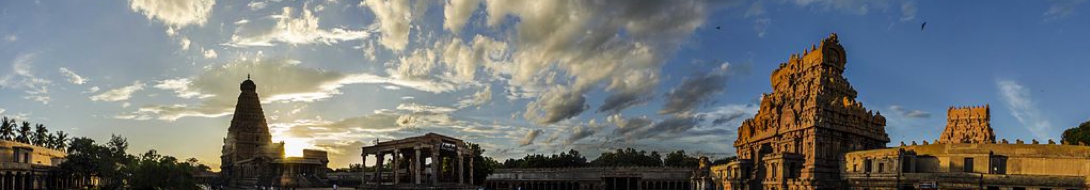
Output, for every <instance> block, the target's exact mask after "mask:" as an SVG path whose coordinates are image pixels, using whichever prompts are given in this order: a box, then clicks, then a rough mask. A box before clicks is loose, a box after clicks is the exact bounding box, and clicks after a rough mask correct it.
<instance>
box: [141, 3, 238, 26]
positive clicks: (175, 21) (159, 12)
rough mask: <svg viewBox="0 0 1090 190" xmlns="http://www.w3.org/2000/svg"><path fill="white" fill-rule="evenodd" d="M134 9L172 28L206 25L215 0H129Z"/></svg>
mask: <svg viewBox="0 0 1090 190" xmlns="http://www.w3.org/2000/svg"><path fill="white" fill-rule="evenodd" d="M129 4H130V8H131V9H132V10H133V11H136V12H138V13H141V14H144V15H146V16H147V17H148V19H156V20H159V21H162V22H163V23H166V24H167V25H169V26H171V27H172V28H182V27H185V26H188V25H204V23H205V22H207V21H208V18H209V17H210V16H211V15H212V5H215V4H216V1H215V0H172V1H156V0H129Z"/></svg>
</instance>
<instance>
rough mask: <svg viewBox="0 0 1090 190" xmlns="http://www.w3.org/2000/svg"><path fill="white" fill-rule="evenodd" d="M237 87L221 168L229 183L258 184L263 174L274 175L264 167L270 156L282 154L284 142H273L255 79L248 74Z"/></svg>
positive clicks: (270, 158)
mask: <svg viewBox="0 0 1090 190" xmlns="http://www.w3.org/2000/svg"><path fill="white" fill-rule="evenodd" d="M239 89H240V90H241V91H242V93H241V94H239V95H238V102H237V103H236V104H235V114H234V116H233V117H232V118H231V127H229V128H227V138H224V139H223V152H222V153H223V155H222V156H220V159H221V162H220V163H221V165H220V171H221V173H222V175H223V176H224V177H225V178H227V180H228V181H229V183H231V184H234V185H243V184H245V185H250V184H257V183H260V182H259V181H261V180H260V179H261V178H263V177H264V178H271V177H272V176H274V174H272V171H268V170H269V169H271V167H267V166H268V165H269V163H271V161H272V160H273V159H277V158H282V157H283V155H284V144H283V143H275V144H274V143H273V142H272V135H271V134H269V124H268V123H267V122H266V121H265V112H264V111H262V110H261V100H260V99H258V96H257V85H255V84H254V81H252V80H250V77H249V76H247V77H246V81H243V82H242V84H241V85H240V87H239Z"/></svg>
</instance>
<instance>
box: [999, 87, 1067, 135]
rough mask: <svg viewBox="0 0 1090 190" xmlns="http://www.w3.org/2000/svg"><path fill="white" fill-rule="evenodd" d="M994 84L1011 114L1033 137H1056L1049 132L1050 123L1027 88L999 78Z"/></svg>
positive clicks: (1050, 128)
mask: <svg viewBox="0 0 1090 190" xmlns="http://www.w3.org/2000/svg"><path fill="white" fill-rule="evenodd" d="M996 85H997V86H998V87H999V94H1000V95H1001V96H1002V98H1003V102H1004V103H1006V105H1007V108H1009V109H1010V112H1011V115H1013V116H1014V118H1015V119H1017V120H1018V122H1019V123H1021V124H1022V125H1024V126H1026V128H1027V129H1029V131H1030V132H1031V133H1033V136H1034V137H1035V138H1038V139H1050V138H1055V137H1056V136H1053V135H1052V134H1051V133H1052V132H1051V130H1052V123H1050V122H1049V120H1048V118H1047V116H1046V114H1045V113H1043V112H1042V111H1041V110H1040V109H1039V108H1038V107H1037V103H1036V102H1035V101H1034V100H1033V97H1031V96H1030V93H1029V92H1030V90H1029V89H1028V88H1026V87H1025V86H1022V84H1019V83H1018V82H1017V81H1014V80H1008V79H999V80H998V81H996Z"/></svg>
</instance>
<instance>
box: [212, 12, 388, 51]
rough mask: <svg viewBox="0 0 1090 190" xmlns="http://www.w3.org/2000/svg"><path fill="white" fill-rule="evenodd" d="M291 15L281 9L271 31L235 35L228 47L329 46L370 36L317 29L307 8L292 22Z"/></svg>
mask: <svg viewBox="0 0 1090 190" xmlns="http://www.w3.org/2000/svg"><path fill="white" fill-rule="evenodd" d="M294 12H295V11H294V10H293V9H292V8H291V7H284V8H283V12H282V13H281V14H280V15H274V16H272V18H275V19H277V23H276V25H275V26H273V28H272V29H270V30H268V31H264V32H260V33H259V34H256V35H241V34H238V33H236V34H235V35H234V36H232V37H231V42H229V43H227V44H226V45H228V46H234V47H249V46H273V45H275V44H276V43H286V44H290V45H298V44H312V43H321V44H325V45H331V44H334V43H338V42H342V41H348V40H358V39H364V38H367V37H368V36H370V35H371V33H370V32H368V31H365V30H348V29H343V28H333V29H331V30H327V29H320V28H318V26H319V23H318V17H317V16H314V13H312V12H311V10H310V9H308V8H307V7H303V8H302V10H301V11H300V14H299V18H295V17H294V16H293V13H294Z"/></svg>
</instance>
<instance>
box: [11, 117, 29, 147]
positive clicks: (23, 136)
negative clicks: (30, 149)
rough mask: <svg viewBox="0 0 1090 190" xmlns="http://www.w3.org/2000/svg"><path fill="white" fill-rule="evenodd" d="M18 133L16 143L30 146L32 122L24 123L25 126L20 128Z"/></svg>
mask: <svg viewBox="0 0 1090 190" xmlns="http://www.w3.org/2000/svg"><path fill="white" fill-rule="evenodd" d="M18 132H19V133H18V134H17V136H15V141H18V142H21V143H27V144H30V135H32V134H31V133H32V132H31V128H30V122H26V121H23V125H22V126H20V127H19V131H18Z"/></svg>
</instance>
